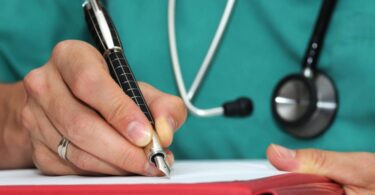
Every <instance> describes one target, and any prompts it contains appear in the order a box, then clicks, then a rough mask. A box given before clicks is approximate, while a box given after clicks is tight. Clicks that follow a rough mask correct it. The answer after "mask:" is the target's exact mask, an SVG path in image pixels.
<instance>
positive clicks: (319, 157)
mask: <svg viewBox="0 0 375 195" xmlns="http://www.w3.org/2000/svg"><path fill="white" fill-rule="evenodd" d="M307 159H308V160H309V161H310V162H311V163H312V164H313V165H314V167H315V168H316V170H319V169H320V168H323V167H324V166H326V165H327V156H326V153H325V152H324V151H321V150H316V149H310V150H307Z"/></svg>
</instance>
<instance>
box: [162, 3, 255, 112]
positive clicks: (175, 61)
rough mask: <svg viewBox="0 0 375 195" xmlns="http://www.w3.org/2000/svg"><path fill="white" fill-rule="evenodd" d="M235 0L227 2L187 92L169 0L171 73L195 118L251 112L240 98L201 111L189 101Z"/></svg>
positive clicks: (216, 45) (201, 77)
mask: <svg viewBox="0 0 375 195" xmlns="http://www.w3.org/2000/svg"><path fill="white" fill-rule="evenodd" d="M234 3H235V0H228V1H227V4H226V7H225V10H224V12H223V16H222V18H221V20H220V23H219V26H218V28H217V31H216V33H215V36H214V38H213V40H212V42H211V45H210V48H209V50H208V51H207V54H206V57H205V59H204V60H203V63H202V65H201V67H200V69H199V71H198V73H197V75H196V77H195V79H194V81H193V84H192V86H191V88H190V89H189V91H187V90H186V88H185V83H184V79H183V76H182V73H181V68H180V62H179V58H178V52H177V43H176V32H175V4H176V1H175V0H169V3H168V34H169V47H170V53H171V57H172V65H173V72H174V74H175V78H176V82H177V87H178V90H179V92H180V96H181V98H182V100H183V101H184V103H185V105H186V107H187V108H188V110H189V111H190V112H191V113H192V114H194V115H197V116H201V117H210V116H218V115H224V116H237V117H238V116H240V117H243V116H248V115H250V114H251V112H252V111H253V104H252V101H251V100H250V99H249V98H246V97H240V98H238V99H236V100H234V101H229V102H225V103H224V104H223V105H222V106H221V107H216V108H210V109H201V108H198V107H196V106H194V105H193V103H192V102H191V100H192V99H193V97H194V95H195V93H196V91H197V90H198V88H199V86H200V84H201V82H202V79H203V77H204V75H205V74H206V72H207V69H208V67H209V65H210V63H211V60H212V58H213V56H214V54H215V52H216V49H217V47H218V45H219V43H220V40H221V37H222V35H223V33H224V31H225V28H226V26H227V22H228V20H229V17H230V15H231V13H232V9H233V6H234Z"/></svg>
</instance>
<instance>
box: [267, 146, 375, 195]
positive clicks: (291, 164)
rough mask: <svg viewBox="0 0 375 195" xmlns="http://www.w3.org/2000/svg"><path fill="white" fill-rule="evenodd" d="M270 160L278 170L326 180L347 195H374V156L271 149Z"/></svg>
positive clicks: (269, 151)
mask: <svg viewBox="0 0 375 195" xmlns="http://www.w3.org/2000/svg"><path fill="white" fill-rule="evenodd" d="M267 157H268V160H269V161H270V162H271V164H272V165H273V166H275V167H276V168H277V169H279V170H283V171H291V172H298V173H311V174H318V175H322V176H325V177H327V178H329V179H332V180H333V181H335V182H337V183H339V184H341V185H342V186H343V189H344V190H345V194H347V195H366V194H375V154H374V153H366V152H353V153H343V152H332V151H322V150H316V149H303V150H290V149H287V148H284V147H282V146H278V145H274V144H272V145H270V146H269V147H268V149H267Z"/></svg>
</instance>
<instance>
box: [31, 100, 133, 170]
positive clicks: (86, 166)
mask: <svg viewBox="0 0 375 195" xmlns="http://www.w3.org/2000/svg"><path fill="white" fill-rule="evenodd" d="M29 105H30V107H31V109H32V110H33V111H34V113H35V116H37V118H38V129H39V132H40V133H38V140H39V141H40V142H42V143H44V145H46V146H47V147H48V148H49V149H50V150H51V151H53V152H54V153H55V155H56V153H57V148H58V145H59V142H60V140H61V139H62V136H61V134H60V133H59V132H58V130H57V129H56V128H55V127H54V126H53V125H52V123H51V122H50V121H49V119H48V117H47V116H46V115H45V113H44V112H43V110H41V108H40V107H39V106H38V105H37V104H36V103H35V102H34V101H31V102H29ZM67 159H68V160H69V163H72V164H74V166H75V167H77V168H79V169H81V170H84V171H88V172H91V173H99V174H106V175H128V174H129V173H128V172H126V171H124V170H121V169H120V168H117V167H115V166H113V165H111V164H108V163H106V162H104V161H103V160H101V159H99V158H97V157H95V156H93V155H91V154H89V153H87V152H85V151H83V150H81V149H80V148H78V147H76V146H75V145H74V144H73V143H70V144H69V145H68V147H67ZM65 163H68V162H65ZM47 166H49V165H47Z"/></svg>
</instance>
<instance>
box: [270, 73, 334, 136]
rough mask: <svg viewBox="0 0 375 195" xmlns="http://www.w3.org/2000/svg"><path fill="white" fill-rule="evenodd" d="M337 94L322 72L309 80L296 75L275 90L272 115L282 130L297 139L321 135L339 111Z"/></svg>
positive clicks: (286, 79) (288, 77)
mask: <svg viewBox="0 0 375 195" xmlns="http://www.w3.org/2000/svg"><path fill="white" fill-rule="evenodd" d="M337 102H338V97H337V92H336V88H335V85H334V84H333V82H332V80H331V79H330V78H329V77H328V76H327V75H325V74H324V73H322V72H317V73H315V75H313V76H310V77H307V76H305V75H303V74H293V75H290V76H287V77H285V78H284V79H283V80H281V81H280V83H279V84H278V85H277V86H276V89H275V91H274V93H273V95H272V113H273V116H274V118H275V120H276V121H277V123H278V124H279V125H280V126H281V128H282V129H283V130H285V131H286V132H287V133H290V134H291V135H293V136H295V137H298V138H305V139H307V138H313V137H316V136H318V135H320V134H322V133H323V132H324V131H325V130H327V129H328V127H329V126H330V124H331V123H332V122H333V120H334V118H335V115H336V111H337V107H338V106H337Z"/></svg>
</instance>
